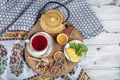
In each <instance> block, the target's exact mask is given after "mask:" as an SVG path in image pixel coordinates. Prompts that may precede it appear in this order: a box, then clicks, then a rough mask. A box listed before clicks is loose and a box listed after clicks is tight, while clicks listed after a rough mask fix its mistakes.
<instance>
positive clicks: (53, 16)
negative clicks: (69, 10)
mask: <svg viewBox="0 0 120 80" xmlns="http://www.w3.org/2000/svg"><path fill="white" fill-rule="evenodd" d="M64 20H65V19H64V15H63V14H62V12H60V11H59V10H57V9H50V10H47V11H46V12H45V13H43V14H42V16H41V18H40V25H41V28H42V29H43V30H44V31H46V32H48V33H58V32H61V31H62V30H63V29H65V26H64V25H63V24H62V22H63V21H64Z"/></svg>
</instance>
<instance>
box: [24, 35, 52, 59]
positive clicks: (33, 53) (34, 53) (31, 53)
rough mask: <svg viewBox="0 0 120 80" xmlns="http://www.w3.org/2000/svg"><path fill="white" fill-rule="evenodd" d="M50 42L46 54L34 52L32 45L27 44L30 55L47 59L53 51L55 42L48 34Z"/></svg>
mask: <svg viewBox="0 0 120 80" xmlns="http://www.w3.org/2000/svg"><path fill="white" fill-rule="evenodd" d="M46 35H47V36H48V38H49V40H50V42H49V44H48V49H47V50H46V52H44V53H43V52H36V51H33V50H32V48H31V47H30V45H29V44H28V43H27V46H26V48H27V50H28V52H29V54H30V55H31V56H33V57H36V58H41V57H46V56H48V55H49V54H50V53H51V52H52V50H53V46H54V42H53V39H52V37H51V36H49V35H48V34H46Z"/></svg>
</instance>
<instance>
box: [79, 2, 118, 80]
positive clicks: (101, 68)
mask: <svg viewBox="0 0 120 80" xmlns="http://www.w3.org/2000/svg"><path fill="white" fill-rule="evenodd" d="M88 2H89V4H90V5H91V7H92V9H93V11H94V13H95V14H96V16H97V17H98V18H99V19H100V21H101V23H102V24H103V26H104V28H105V29H106V30H107V31H108V32H107V33H106V32H104V33H101V34H100V35H98V36H96V37H95V38H92V39H89V40H84V43H86V44H87V45H88V48H89V51H88V54H87V55H86V58H85V59H83V60H82V61H81V65H82V66H83V68H84V69H85V70H86V72H87V73H88V75H89V76H90V77H91V80H120V0H88Z"/></svg>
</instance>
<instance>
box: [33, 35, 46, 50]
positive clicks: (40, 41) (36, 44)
mask: <svg viewBox="0 0 120 80" xmlns="http://www.w3.org/2000/svg"><path fill="white" fill-rule="evenodd" d="M47 45H48V40H47V38H46V37H45V36H44V35H39V34H38V35H36V36H34V37H33V38H32V41H31V46H32V47H33V49H35V50H36V51H42V50H44V49H45V48H46V47H47Z"/></svg>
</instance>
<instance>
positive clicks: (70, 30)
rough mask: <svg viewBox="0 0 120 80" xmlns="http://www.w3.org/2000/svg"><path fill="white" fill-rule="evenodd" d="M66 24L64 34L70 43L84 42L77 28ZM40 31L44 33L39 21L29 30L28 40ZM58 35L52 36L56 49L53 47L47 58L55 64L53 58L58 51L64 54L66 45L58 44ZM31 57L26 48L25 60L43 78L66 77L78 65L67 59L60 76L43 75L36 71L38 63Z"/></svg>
mask: <svg viewBox="0 0 120 80" xmlns="http://www.w3.org/2000/svg"><path fill="white" fill-rule="evenodd" d="M64 24H65V25H66V26H67V27H66V29H65V30H63V31H62V33H66V34H67V35H68V38H69V41H70V40H73V39H74V40H80V41H82V40H83V38H82V36H81V35H80V33H79V32H78V31H77V29H76V28H74V27H72V25H70V24H69V23H67V22H66V23H64ZM38 31H43V30H42V29H41V27H40V24H39V21H38V22H37V23H36V24H35V25H34V26H33V27H32V28H31V29H30V30H29V32H28V36H27V38H29V37H30V36H31V35H32V34H34V33H35V32H38ZM58 34H59V33H58ZM58 34H50V35H51V36H52V37H53V39H54V47H53V50H52V52H51V53H50V54H49V55H48V56H47V58H51V59H52V61H53V64H54V62H55V60H54V58H53V56H54V53H55V52H57V51H62V52H63V49H64V45H59V44H57V42H56V36H57V35H58ZM29 57H31V55H30V54H29V52H28V51H27V49H26V48H25V60H26V62H27V64H28V65H29V67H30V68H32V70H33V71H35V72H36V73H38V74H40V76H43V77H51V78H52V77H59V76H62V75H65V74H66V73H68V72H70V71H71V70H72V69H73V68H74V67H75V66H76V65H77V63H74V62H71V61H68V60H67V59H66V58H65V59H66V64H65V66H64V69H63V70H62V71H61V72H60V74H53V73H47V74H45V73H42V72H40V71H38V70H37V69H36V67H35V66H36V64H37V61H35V60H32V59H30V58H29Z"/></svg>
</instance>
